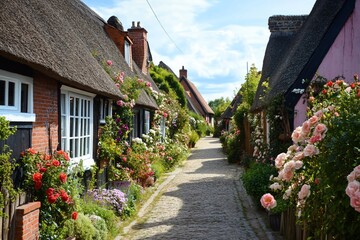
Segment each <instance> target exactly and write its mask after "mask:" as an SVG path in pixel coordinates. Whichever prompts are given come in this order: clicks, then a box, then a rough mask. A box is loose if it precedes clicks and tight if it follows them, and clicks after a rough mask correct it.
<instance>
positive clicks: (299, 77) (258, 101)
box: [252, 0, 360, 130]
mask: <svg viewBox="0 0 360 240" xmlns="http://www.w3.org/2000/svg"><path fill="white" fill-rule="evenodd" d="M300 18H301V17H300ZM270 19H271V18H270ZM304 20H305V19H304ZM359 24H360V1H357V0H340V1H331V0H323V1H316V3H315V5H314V7H313V9H312V11H311V13H310V14H309V16H308V17H306V20H305V21H304V23H303V24H300V25H301V27H300V28H299V30H298V31H297V32H296V31H295V32H294V34H293V35H292V36H291V38H289V39H288V41H285V43H284V44H281V41H280V39H279V38H277V39H278V43H279V45H278V47H274V48H272V47H271V46H272V45H275V43H272V41H275V39H276V38H275V35H273V33H274V32H272V34H271V36H270V40H269V43H268V47H267V50H266V54H265V57H264V64H263V75H264V78H267V79H268V82H269V90H268V92H266V93H265V94H262V93H263V89H261V86H260V85H261V82H260V84H259V88H258V92H257V94H256V98H255V102H254V104H253V106H252V110H253V111H255V112H256V111H261V109H263V108H264V106H266V105H267V103H270V102H271V101H272V100H273V99H274V98H275V96H278V95H282V96H284V100H285V107H286V108H287V109H290V111H289V126H290V129H291V130H292V129H294V127H297V126H299V125H301V124H302V122H303V121H304V120H305V119H306V105H307V103H306V101H305V100H304V99H305V98H304V96H303V93H304V92H303V91H304V89H306V88H307V86H308V85H309V82H310V81H309V80H312V79H313V78H314V77H315V76H316V74H318V75H320V76H323V77H326V78H328V79H333V78H335V77H338V76H342V77H343V78H344V79H345V81H352V79H353V74H354V73H357V72H358V71H359V66H360V47H359V45H358V42H359V39H360V29H359V28H358V27H357V26H359ZM300 25H299V26H300ZM269 26H270V20H269ZM272 36H274V37H272ZM275 42H276V41H275ZM277 49H278V50H279V54H276V51H277ZM272 51H275V52H274V53H273V54H271V52H272ZM272 56H275V58H272ZM271 59H275V63H272V60H271ZM262 81H264V79H262Z"/></svg>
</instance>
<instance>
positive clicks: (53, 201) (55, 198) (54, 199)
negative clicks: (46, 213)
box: [47, 193, 60, 204]
mask: <svg viewBox="0 0 360 240" xmlns="http://www.w3.org/2000/svg"><path fill="white" fill-rule="evenodd" d="M59 196H60V195H59V194H58V193H56V194H53V195H49V196H48V198H47V199H48V202H49V203H50V204H53V203H55V202H56V200H57V199H58V197H59Z"/></svg>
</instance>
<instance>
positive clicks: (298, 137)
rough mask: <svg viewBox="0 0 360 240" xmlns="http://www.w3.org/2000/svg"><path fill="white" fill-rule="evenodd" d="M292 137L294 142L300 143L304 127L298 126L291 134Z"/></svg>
mask: <svg viewBox="0 0 360 240" xmlns="http://www.w3.org/2000/svg"><path fill="white" fill-rule="evenodd" d="M291 139H292V140H293V142H294V143H298V142H300V141H302V140H303V134H302V127H297V128H296V129H295V130H294V131H293V133H292V134H291Z"/></svg>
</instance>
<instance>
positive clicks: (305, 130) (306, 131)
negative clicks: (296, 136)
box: [301, 120, 310, 137]
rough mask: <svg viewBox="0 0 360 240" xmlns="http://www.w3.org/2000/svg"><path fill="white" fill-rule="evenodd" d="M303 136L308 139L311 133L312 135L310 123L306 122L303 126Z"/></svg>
mask: <svg viewBox="0 0 360 240" xmlns="http://www.w3.org/2000/svg"><path fill="white" fill-rule="evenodd" d="M301 131H302V134H303V136H304V137H306V136H307V135H308V134H309V133H310V121H309V120H308V121H305V122H304V123H303V124H302V128H301Z"/></svg>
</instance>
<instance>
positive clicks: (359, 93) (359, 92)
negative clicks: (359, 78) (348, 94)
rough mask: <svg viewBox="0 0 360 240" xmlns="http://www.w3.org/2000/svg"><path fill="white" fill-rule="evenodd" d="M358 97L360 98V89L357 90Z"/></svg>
mask: <svg viewBox="0 0 360 240" xmlns="http://www.w3.org/2000/svg"><path fill="white" fill-rule="evenodd" d="M356 98H360V90H358V91H357V94H356Z"/></svg>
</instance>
